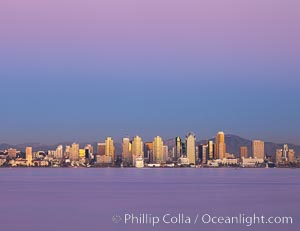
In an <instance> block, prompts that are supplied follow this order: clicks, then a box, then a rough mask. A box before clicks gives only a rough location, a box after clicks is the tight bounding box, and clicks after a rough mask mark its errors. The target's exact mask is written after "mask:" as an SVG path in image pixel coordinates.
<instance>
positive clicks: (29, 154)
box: [25, 147, 32, 166]
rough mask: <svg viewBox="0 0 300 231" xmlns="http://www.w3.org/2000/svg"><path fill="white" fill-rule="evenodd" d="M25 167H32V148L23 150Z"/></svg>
mask: <svg viewBox="0 0 300 231" xmlns="http://www.w3.org/2000/svg"><path fill="white" fill-rule="evenodd" d="M25 154H26V161H27V165H28V166H30V165H32V147H26V150H25Z"/></svg>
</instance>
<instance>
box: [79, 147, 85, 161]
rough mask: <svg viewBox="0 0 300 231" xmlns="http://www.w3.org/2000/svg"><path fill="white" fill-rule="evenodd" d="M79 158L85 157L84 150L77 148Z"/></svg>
mask: <svg viewBox="0 0 300 231" xmlns="http://www.w3.org/2000/svg"><path fill="white" fill-rule="evenodd" d="M79 158H80V159H83V158H85V150H84V149H79Z"/></svg>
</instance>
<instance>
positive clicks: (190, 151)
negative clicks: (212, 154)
mask: <svg viewBox="0 0 300 231" xmlns="http://www.w3.org/2000/svg"><path fill="white" fill-rule="evenodd" d="M185 143H186V157H187V158H188V159H189V162H190V164H196V136H195V135H194V134H193V133H191V132H190V133H189V134H188V135H187V136H186V139H185Z"/></svg>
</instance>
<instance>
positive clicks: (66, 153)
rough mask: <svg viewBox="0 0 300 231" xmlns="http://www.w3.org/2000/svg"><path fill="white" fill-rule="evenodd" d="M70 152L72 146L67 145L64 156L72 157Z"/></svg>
mask: <svg viewBox="0 0 300 231" xmlns="http://www.w3.org/2000/svg"><path fill="white" fill-rule="evenodd" d="M70 153H71V146H69V145H66V149H65V153H64V157H67V158H70Z"/></svg>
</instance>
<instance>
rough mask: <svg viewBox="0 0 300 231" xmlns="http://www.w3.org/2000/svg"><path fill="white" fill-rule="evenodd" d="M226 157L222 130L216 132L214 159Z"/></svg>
mask: <svg viewBox="0 0 300 231" xmlns="http://www.w3.org/2000/svg"><path fill="white" fill-rule="evenodd" d="M225 157H226V143H225V134H224V132H218V134H217V137H216V144H215V159H224V158H225Z"/></svg>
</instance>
